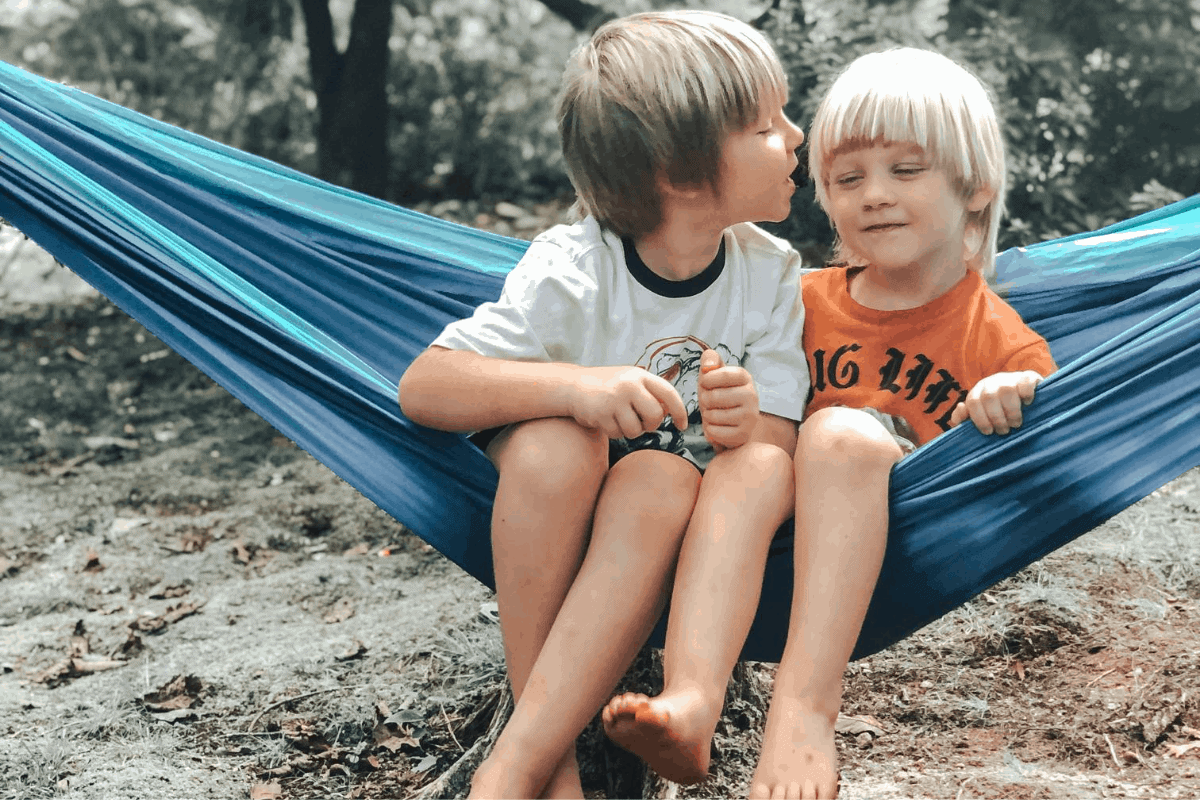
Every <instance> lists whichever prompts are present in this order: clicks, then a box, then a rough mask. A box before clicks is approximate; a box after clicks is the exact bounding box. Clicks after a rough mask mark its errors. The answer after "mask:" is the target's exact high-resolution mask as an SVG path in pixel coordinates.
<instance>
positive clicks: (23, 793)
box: [0, 736, 71, 800]
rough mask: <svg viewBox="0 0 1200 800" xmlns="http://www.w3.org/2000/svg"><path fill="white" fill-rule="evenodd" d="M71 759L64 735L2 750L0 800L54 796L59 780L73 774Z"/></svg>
mask: <svg viewBox="0 0 1200 800" xmlns="http://www.w3.org/2000/svg"><path fill="white" fill-rule="evenodd" d="M70 758H71V745H70V743H69V742H68V741H67V739H66V738H65V737H62V736H54V737H47V738H43V739H41V740H38V741H35V742H28V741H21V742H20V743H19V744H18V745H16V747H13V748H11V749H10V748H7V747H6V748H3V749H0V800H34V799H35V798H43V797H53V796H54V795H55V794H57V793H58V792H59V781H61V780H63V779H64V778H66V777H67V776H68V775H70V774H71V770H70V769H69V768H68V766H67V762H68V761H69V760H70Z"/></svg>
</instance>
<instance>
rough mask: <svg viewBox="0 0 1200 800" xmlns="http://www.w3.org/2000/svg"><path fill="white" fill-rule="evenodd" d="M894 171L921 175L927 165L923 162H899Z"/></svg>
mask: <svg viewBox="0 0 1200 800" xmlns="http://www.w3.org/2000/svg"><path fill="white" fill-rule="evenodd" d="M892 171H893V172H895V173H896V174H897V175H901V176H909V177H911V176H913V175H920V174H921V173H922V172H924V171H925V167H924V166H923V165H921V164H897V165H896V166H895V167H894V168H893V170H892Z"/></svg>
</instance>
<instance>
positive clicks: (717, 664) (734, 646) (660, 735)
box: [602, 443, 794, 783]
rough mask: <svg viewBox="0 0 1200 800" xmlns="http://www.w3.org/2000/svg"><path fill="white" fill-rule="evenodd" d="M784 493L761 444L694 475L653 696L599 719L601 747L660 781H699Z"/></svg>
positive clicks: (781, 461) (786, 482)
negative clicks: (608, 742) (698, 479)
mask: <svg viewBox="0 0 1200 800" xmlns="http://www.w3.org/2000/svg"><path fill="white" fill-rule="evenodd" d="M793 490H794V485H793V479H792V460H791V457H790V456H788V454H787V453H785V452H784V451H783V450H781V449H779V448H778V447H775V446H774V445H769V444H762V443H750V444H747V445H745V446H743V447H740V448H738V449H736V450H730V451H726V452H724V453H722V454H720V455H718V456H717V457H716V458H715V459H714V460H713V461H712V463H711V464H710V465H709V468H708V470H707V472H706V473H705V475H704V481H703V483H702V484H701V487H700V497H699V499H698V500H697V502H696V509H695V511H694V512H693V513H692V520H691V524H690V525H689V527H688V532H687V536H686V537H685V538H684V543H683V548H682V551H681V553H680V557H679V567H678V569H677V571H676V580H675V589H674V592H673V594H672V599H671V616H670V619H669V621H668V625H667V639H666V649H665V652H664V669H663V673H664V674H663V677H664V685H663V692H662V694H660V695H658V696H657V697H653V698H648V697H646V696H645V695H642V694H632V693H630V694H624V695H619V696H617V697H614V698H613V699H612V700H611V701H610V702H609V704H608V705H607V706H606V707H605V709H604V712H603V714H602V716H603V720H604V728H605V731H606V733H607V734H608V735H609V737H610V738H611V739H612V740H613V741H615V742H616V743H617V744H619V745H621V746H622V747H624V748H626V749H627V750H630V751H632V752H633V753H636V754H637V755H639V756H641V757H642V758H643V759H644V760H645V761H646V762H647V763H648V764H649V765H650V766H651V767H652V768H653V769H654V770H655V771H656V772H658V774H660V775H662V776H663V777H664V778H667V779H668V780H672V781H675V782H677V783H696V782H697V781H701V780H704V778H705V776H706V775H707V773H708V761H709V749H710V746H711V743H712V736H713V732H714V731H715V729H716V726H717V721H718V720H719V719H720V716H721V707H722V705H723V703H724V700H725V688H726V686H727V685H728V683H729V676H730V674H731V673H732V671H733V665H734V664H735V663H736V661H737V657H738V654H739V653H740V652H741V649H742V645H743V644H744V643H745V640H746V634H747V633H748V632H749V630H750V624H751V623H752V622H753V621H754V614H755V611H756V610H757V608H758V599H759V595H760V593H761V591H762V576H763V570H764V568H765V566H766V560H767V550H768V548H769V546H770V543H771V538H772V537H773V536H774V534H775V531H776V529H777V528H778V527H779V525H780V524H782V523H783V521H784V520H786V519H787V518H788V517H790V516H791V514H792V511H793V508H794V506H793V500H792V493H793Z"/></svg>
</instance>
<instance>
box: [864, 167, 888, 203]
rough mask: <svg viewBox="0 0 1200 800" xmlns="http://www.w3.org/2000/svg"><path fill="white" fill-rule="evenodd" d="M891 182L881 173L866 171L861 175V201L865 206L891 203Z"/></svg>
mask: <svg viewBox="0 0 1200 800" xmlns="http://www.w3.org/2000/svg"><path fill="white" fill-rule="evenodd" d="M892 199H893V198H892V191H891V184H890V183H889V182H888V181H887V179H886V178H884V177H883V176H881V175H878V174H876V173H874V172H868V173H867V174H866V175H865V176H863V187H862V202H863V205H864V206H866V207H867V208H876V207H878V206H886V205H891V203H892Z"/></svg>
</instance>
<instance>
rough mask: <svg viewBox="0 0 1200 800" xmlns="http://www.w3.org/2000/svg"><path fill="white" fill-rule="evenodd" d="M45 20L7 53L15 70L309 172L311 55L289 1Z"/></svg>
mask: <svg viewBox="0 0 1200 800" xmlns="http://www.w3.org/2000/svg"><path fill="white" fill-rule="evenodd" d="M42 12H43V13H42V15H41V16H40V17H39V18H38V19H37V20H36V22H38V23H40V24H34V25H23V26H21V27H20V28H18V29H16V30H14V31H12V32H11V33H10V35H9V36H8V37H6V40H4V41H2V43H0V46H2V47H3V50H4V51H6V52H8V53H12V55H11V56H9V58H11V59H12V60H14V61H15V62H16V63H18V64H20V65H22V66H24V67H26V68H27V69H30V70H33V71H34V72H37V73H39V74H41V75H45V76H47V77H50V78H54V79H57V80H62V81H64V82H67V83H70V84H73V85H75V86H78V87H79V88H81V89H83V90H84V91H87V92H91V93H92V94H96V95H98V96H100V97H103V98H105V99H107V100H111V101H113V102H115V103H119V104H120V105H123V106H126V107H128V108H132V109H134V110H136V111H140V112H142V113H144V114H148V115H150V116H153V117H156V118H158V119H162V120H165V121H167V122H170V123H172V124H175V125H180V126H181V127H184V128H187V129H188V130H191V131H194V132H196V133H200V134H202V135H205V136H209V137H211V138H214V139H217V140H218V141H222V142H225V143H227V144H231V145H233V146H235V147H238V148H240V149H243V150H248V151H250V152H253V153H257V154H259V155H263V156H266V157H268V158H271V159H273V160H276V161H280V162H282V163H285V164H289V165H293V166H298V167H301V168H303V167H306V166H309V164H308V163H307V161H306V159H309V157H310V156H311V152H312V149H313V148H312V147H311V141H312V138H311V137H312V134H311V127H312V121H311V117H312V114H311V110H310V108H309V106H308V104H307V98H306V94H307V93H306V86H305V84H304V80H303V79H304V77H305V74H306V72H305V70H306V64H305V58H306V51H305V49H304V47H303V31H302V28H301V29H299V31H298V30H297V28H296V25H295V22H296V19H295V15H294V13H293V11H292V5H291V2H290V0H195V1H194V2H189V3H177V2H171V1H170V0H76V2H72V3H59V4H57V5H54V6H53V7H52V10H51V11H47V10H46V9H42ZM297 32H299V33H300V34H301V35H300V38H299V40H297V38H296V33H297ZM309 160H310V159H309Z"/></svg>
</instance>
